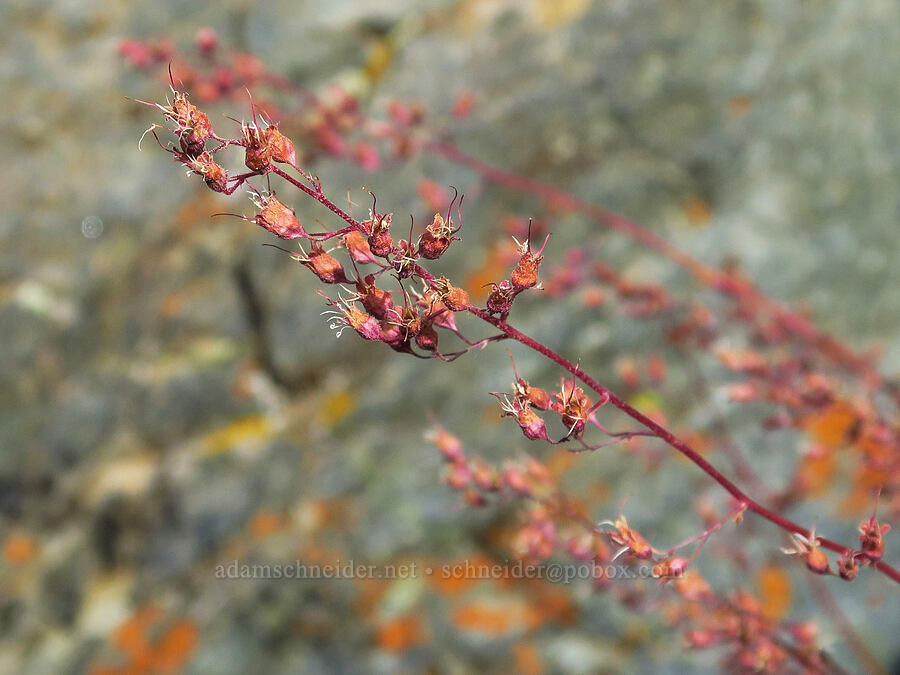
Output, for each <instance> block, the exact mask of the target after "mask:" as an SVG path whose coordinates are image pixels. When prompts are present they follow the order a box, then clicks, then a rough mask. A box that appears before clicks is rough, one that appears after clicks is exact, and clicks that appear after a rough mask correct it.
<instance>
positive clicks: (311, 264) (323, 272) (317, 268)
mask: <svg viewBox="0 0 900 675" xmlns="http://www.w3.org/2000/svg"><path fill="white" fill-rule="evenodd" d="M300 251H301V253H299V254H298V253H293V254H291V255H292V256H293V258H294V260H296V261H298V262H300V263H301V264H302V265H303V266H304V267H306V268H307V269H308V270H310V271H311V272H312V273H313V274H315V275H316V276H317V277H319V280H320V281H322V282H323V283H326V284H342V283H349V282H350V280H349V279H348V278H347V275H346V274H345V273H344V268H343V266H342V265H341V263H340V262H339V261H338V260H337V258H334V257H333V256H331V255H329V254H328V253H327V252H326V251H325V249H323V248H322V247H321V246H319V245H318V244H317V243H316V242H313V244H312V250H311V251H310V252H309V254H308V255H307V254H306V252H305V251H303V248H302V247H301V248H300Z"/></svg>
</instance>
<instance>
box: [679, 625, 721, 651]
mask: <svg viewBox="0 0 900 675" xmlns="http://www.w3.org/2000/svg"><path fill="white" fill-rule="evenodd" d="M684 640H685V642H687V644H688V646H689V647H693V648H694V649H707V648H709V647H713V646H715V645H716V644H717V643H718V642H719V640H720V636H719V635H718V634H716V633H715V632H713V631H711V630H708V629H692V630H689V631H687V632H685V634H684Z"/></svg>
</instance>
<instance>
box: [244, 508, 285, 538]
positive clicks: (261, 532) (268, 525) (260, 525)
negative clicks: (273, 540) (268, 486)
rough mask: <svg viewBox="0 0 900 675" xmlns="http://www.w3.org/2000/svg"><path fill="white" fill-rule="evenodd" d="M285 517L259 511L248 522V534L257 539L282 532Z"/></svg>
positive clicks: (262, 510)
mask: <svg viewBox="0 0 900 675" xmlns="http://www.w3.org/2000/svg"><path fill="white" fill-rule="evenodd" d="M284 526H285V517H284V514H282V513H276V512H274V511H266V510H265V509H260V510H259V511H257V512H256V514H255V515H254V516H253V518H251V520H250V528H249V529H250V534H251V535H253V536H254V537H257V538H262V537H268V536H269V535H270V534H275V533H276V532H279V531H282V530H284Z"/></svg>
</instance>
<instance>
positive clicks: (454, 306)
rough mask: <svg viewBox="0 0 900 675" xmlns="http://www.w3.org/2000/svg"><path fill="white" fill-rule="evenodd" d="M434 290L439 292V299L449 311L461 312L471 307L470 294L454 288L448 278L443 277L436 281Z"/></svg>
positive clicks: (433, 285)
mask: <svg viewBox="0 0 900 675" xmlns="http://www.w3.org/2000/svg"><path fill="white" fill-rule="evenodd" d="M432 288H434V290H435V291H437V293H438V297H440V299H441V302H443V303H444V304H445V305H446V306H447V309H450V310H452V311H454V312H461V311H463V310H465V309H466V307H468V306H469V294H468V293H466V292H465V291H464V290H463V289H462V288H458V287H456V286H453V285H452V284H451V283H450V282H449V281H448V280H447V277H444V276H441V278H440V279H435V280H434V281H433V282H432Z"/></svg>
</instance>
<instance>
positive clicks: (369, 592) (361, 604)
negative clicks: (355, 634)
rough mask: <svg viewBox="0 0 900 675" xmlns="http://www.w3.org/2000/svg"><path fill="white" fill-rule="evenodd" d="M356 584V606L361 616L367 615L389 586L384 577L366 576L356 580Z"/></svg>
mask: <svg viewBox="0 0 900 675" xmlns="http://www.w3.org/2000/svg"><path fill="white" fill-rule="evenodd" d="M356 586H357V588H358V589H359V595H358V596H357V598H356V607H357V609H358V610H359V613H360V614H361V615H362V616H368V615H369V614H371V613H372V610H374V609H375V606H376V605H377V604H378V602H379V601H380V600H381V598H382V597H383V596H384V594H385V592H386V591H387V589H388V587H389V582H388V581H387V580H385V579H374V578H372V579H370V578H368V577H366V578H365V579H360V580H358V582H357V584H356Z"/></svg>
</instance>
